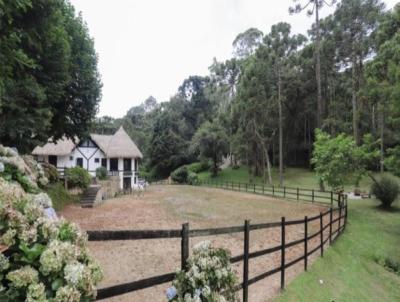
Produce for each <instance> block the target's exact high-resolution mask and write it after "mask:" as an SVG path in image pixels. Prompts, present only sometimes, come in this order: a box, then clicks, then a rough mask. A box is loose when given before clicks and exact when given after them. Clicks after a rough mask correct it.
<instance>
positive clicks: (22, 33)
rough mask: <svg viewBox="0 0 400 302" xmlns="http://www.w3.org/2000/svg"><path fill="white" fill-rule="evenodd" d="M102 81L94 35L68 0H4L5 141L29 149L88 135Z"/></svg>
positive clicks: (0, 24)
mask: <svg viewBox="0 0 400 302" xmlns="http://www.w3.org/2000/svg"><path fill="white" fill-rule="evenodd" d="M100 97H101V82H100V76H99V73H98V71H97V55H96V53H95V51H94V45H93V40H92V39H91V38H90V37H89V34H88V29H87V27H86V25H85V23H84V22H83V20H82V18H81V16H77V15H76V14H75V11H74V8H73V7H72V5H71V4H70V3H69V2H67V1H66V0H16V1H0V142H1V143H2V144H4V145H9V146H14V147H17V148H18V149H19V150H20V151H22V152H29V151H30V150H32V148H33V147H34V146H36V145H37V144H42V143H44V142H46V141H47V139H48V138H49V137H52V138H54V139H58V138H60V137H62V136H63V135H66V136H68V137H81V136H84V135H85V134H86V133H87V132H88V130H89V127H90V125H91V123H92V120H93V118H94V117H95V115H96V113H97V106H98V103H99V101H100Z"/></svg>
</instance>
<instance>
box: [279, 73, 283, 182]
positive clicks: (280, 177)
mask: <svg viewBox="0 0 400 302" xmlns="http://www.w3.org/2000/svg"><path fill="white" fill-rule="evenodd" d="M281 89H282V80H281V72H280V69H279V67H278V109H279V186H283V125H282V98H281Z"/></svg>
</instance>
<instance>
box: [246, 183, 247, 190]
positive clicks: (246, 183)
mask: <svg viewBox="0 0 400 302" xmlns="http://www.w3.org/2000/svg"><path fill="white" fill-rule="evenodd" d="M246 192H247V183H246Z"/></svg>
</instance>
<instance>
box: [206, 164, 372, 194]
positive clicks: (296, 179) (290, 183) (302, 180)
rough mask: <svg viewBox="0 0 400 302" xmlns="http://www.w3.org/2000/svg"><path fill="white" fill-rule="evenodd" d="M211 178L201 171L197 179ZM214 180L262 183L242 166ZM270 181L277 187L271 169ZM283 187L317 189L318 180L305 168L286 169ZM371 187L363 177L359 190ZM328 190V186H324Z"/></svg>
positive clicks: (229, 169)
mask: <svg viewBox="0 0 400 302" xmlns="http://www.w3.org/2000/svg"><path fill="white" fill-rule="evenodd" d="M210 177H211V173H210V172H208V171H203V172H200V173H199V179H200V180H204V179H207V178H210ZM213 179H214V180H219V181H236V182H243V183H249V182H255V183H263V179H262V177H250V176H249V172H248V169H247V167H245V166H242V167H240V168H238V169H232V168H230V167H229V168H227V169H224V170H222V171H220V172H219V173H218V175H217V176H216V177H213ZM272 180H273V185H275V186H277V185H279V176H278V170H277V169H275V168H273V169H272ZM284 185H285V186H287V187H300V188H310V189H319V185H318V178H317V176H316V175H315V173H314V172H313V171H311V170H309V169H305V168H287V169H285V174H284ZM370 185H371V179H370V178H369V177H364V178H363V179H362V180H361V182H360V188H361V190H362V191H364V192H369V187H370ZM353 188H354V186H353V185H351V184H349V185H346V186H345V190H347V191H351V190H352V189H353ZM326 189H328V186H326Z"/></svg>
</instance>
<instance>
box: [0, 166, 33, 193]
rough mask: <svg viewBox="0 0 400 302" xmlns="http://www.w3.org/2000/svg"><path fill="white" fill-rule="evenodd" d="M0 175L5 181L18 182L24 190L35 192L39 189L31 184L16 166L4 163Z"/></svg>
mask: <svg viewBox="0 0 400 302" xmlns="http://www.w3.org/2000/svg"><path fill="white" fill-rule="evenodd" d="M0 177H3V178H4V179H5V180H7V181H16V182H18V183H19V184H20V185H21V187H22V188H23V189H24V191H25V192H28V193H37V192H38V191H39V190H38V188H37V187H35V186H33V183H32V181H31V180H30V179H29V178H28V177H27V176H26V175H23V174H22V172H21V171H20V170H18V168H17V167H16V166H13V165H10V164H5V165H4V171H3V172H1V173H0Z"/></svg>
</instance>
